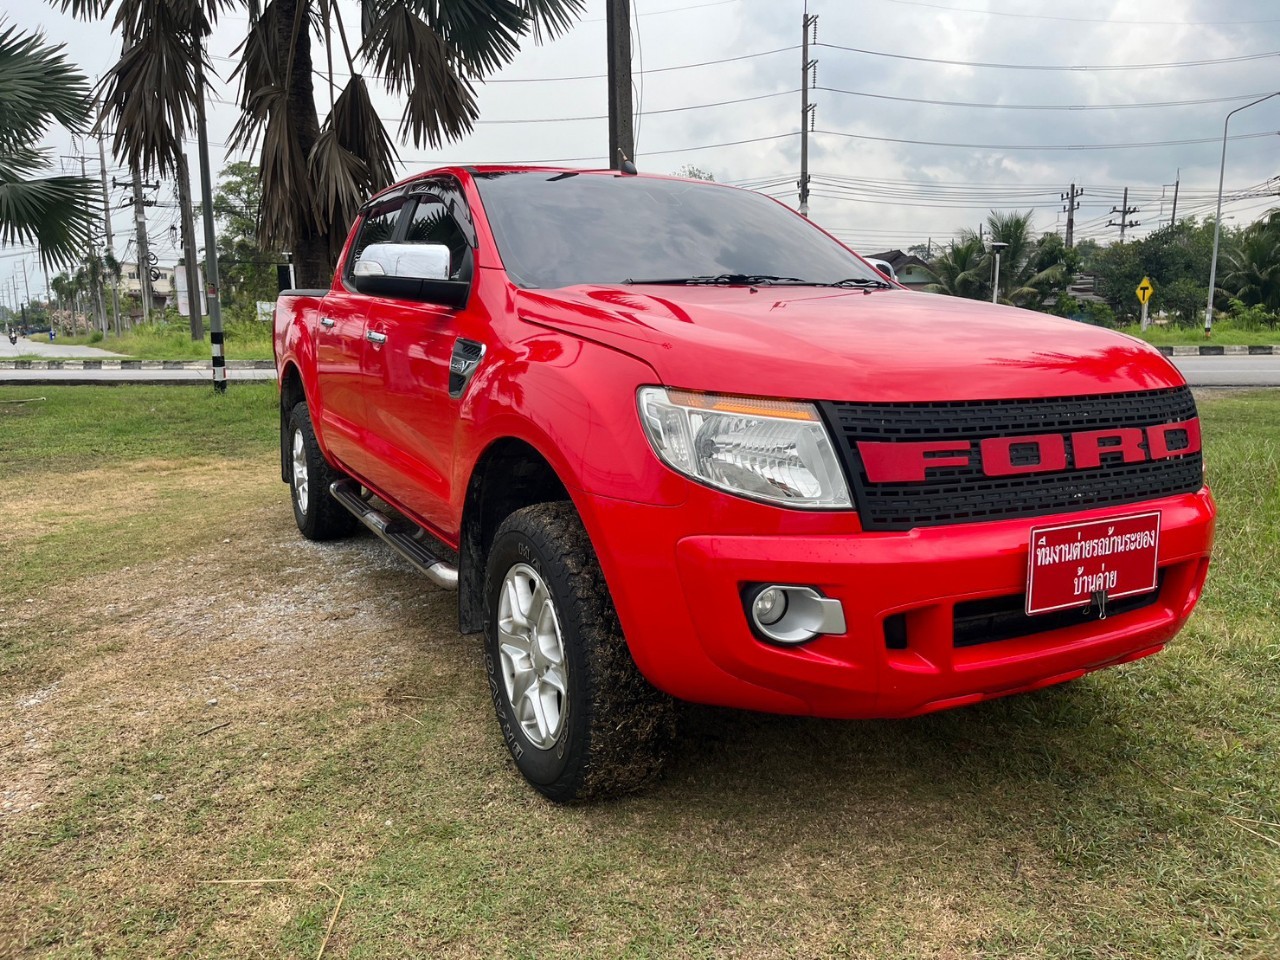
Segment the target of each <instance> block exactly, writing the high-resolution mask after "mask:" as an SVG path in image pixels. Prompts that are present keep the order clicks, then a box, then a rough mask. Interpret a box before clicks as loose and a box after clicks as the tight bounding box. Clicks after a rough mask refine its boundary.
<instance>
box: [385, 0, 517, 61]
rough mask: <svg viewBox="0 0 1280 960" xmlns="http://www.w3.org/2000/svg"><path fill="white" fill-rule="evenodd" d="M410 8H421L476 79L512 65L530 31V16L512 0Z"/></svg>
mask: <svg viewBox="0 0 1280 960" xmlns="http://www.w3.org/2000/svg"><path fill="white" fill-rule="evenodd" d="M409 6H412V7H416V8H417V10H418V12H419V14H420V16H421V17H422V19H424V20H425V21H426V23H427V25H428V26H429V27H430V28H431V30H432V32H434V33H435V34H437V35H438V36H439V37H440V39H442V40H443V41H444V45H445V47H446V48H448V49H449V50H450V51H451V52H452V53H453V54H455V55H456V57H457V59H458V62H459V63H460V64H461V65H462V67H463V68H464V69H465V70H466V71H467V73H468V74H469V75H470V76H472V77H476V78H479V77H483V76H484V75H485V74H487V73H492V72H493V71H494V70H497V69H498V68H499V67H501V66H502V65H503V64H505V63H508V62H509V61H510V60H511V59H512V58H513V57H514V56H515V55H516V54H517V53H518V52H519V51H520V37H521V36H522V35H523V34H524V33H525V32H526V31H527V30H528V29H529V26H528V18H527V16H526V14H525V13H524V11H523V10H521V9H520V7H519V6H517V5H516V4H515V3H512V2H511V0H452V2H450V3H439V2H430V0H427V2H423V0H418V2H417V3H413V4H409Z"/></svg>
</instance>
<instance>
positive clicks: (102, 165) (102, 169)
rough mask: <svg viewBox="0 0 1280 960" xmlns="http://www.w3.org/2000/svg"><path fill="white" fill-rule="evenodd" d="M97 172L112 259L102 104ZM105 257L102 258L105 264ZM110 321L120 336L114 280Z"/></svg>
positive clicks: (112, 249)
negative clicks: (100, 185)
mask: <svg viewBox="0 0 1280 960" xmlns="http://www.w3.org/2000/svg"><path fill="white" fill-rule="evenodd" d="M98 168H99V169H98V174H99V176H100V177H101V179H102V226H103V228H104V230H105V232H106V238H107V253H109V254H110V255H111V258H112V259H113V260H114V259H115V255H116V242H115V236H114V235H113V234H112V232H111V195H110V194H109V193H107V154H106V151H105V150H104V149H103V147H102V104H101V103H99V104H98ZM105 261H106V258H105V257H104V258H103V262H104V265H105ZM111 322H112V323H113V324H114V325H115V330H116V336H117V337H118V336H120V291H119V290H118V289H116V285H115V282H114V281H113V282H112V284H111Z"/></svg>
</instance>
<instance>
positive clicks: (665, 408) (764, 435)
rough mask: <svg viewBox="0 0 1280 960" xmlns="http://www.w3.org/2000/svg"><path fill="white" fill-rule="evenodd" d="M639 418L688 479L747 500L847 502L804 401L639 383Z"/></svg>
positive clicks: (842, 505)
mask: <svg viewBox="0 0 1280 960" xmlns="http://www.w3.org/2000/svg"><path fill="white" fill-rule="evenodd" d="M637 400H638V402H639V406H640V422H641V424H643V425H644V432H645V435H646V436H647V437H648V438H649V443H651V444H652V445H653V449H654V452H655V453H657V454H658V456H659V457H661V458H662V460H663V462H665V463H666V464H667V465H668V466H670V467H672V468H673V469H675V470H678V471H679V472H680V473H683V474H685V475H686V476H688V477H692V478H693V479H694V480H698V481H700V482H701V483H705V484H707V485H709V486H712V487H718V488H719V489H721V490H727V491H729V492H730V493H736V494H738V495H739V496H743V497H750V498H751V499H753V500H765V501H768V502H769V503H777V504H781V505H782V506H786V507H803V508H807V509H810V510H847V509H849V508H850V507H851V506H852V504H851V502H850V500H849V488H848V486H847V485H846V484H845V481H844V474H843V473H842V472H841V470H840V462H839V460H838V458H837V457H836V454H835V450H834V449H833V448H832V446H831V439H830V437H828V436H827V429H826V427H824V426H823V425H822V420H821V418H819V416H818V411H817V410H816V409H815V408H814V406H813V404H811V403H796V402H794V401H791V400H757V399H752V398H750V397H726V396H721V395H719V394H713V393H691V392H689V391H687V390H668V389H666V388H664V387H641V388H640V390H639V392H638V394H637Z"/></svg>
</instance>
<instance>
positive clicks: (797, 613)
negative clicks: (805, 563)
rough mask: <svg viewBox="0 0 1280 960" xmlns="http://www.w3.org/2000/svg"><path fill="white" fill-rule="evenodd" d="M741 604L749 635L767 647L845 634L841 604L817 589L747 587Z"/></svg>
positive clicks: (767, 586) (768, 585)
mask: <svg viewBox="0 0 1280 960" xmlns="http://www.w3.org/2000/svg"><path fill="white" fill-rule="evenodd" d="M742 600H743V606H744V609H745V612H746V614H747V618H748V619H749V620H750V622H751V629H752V632H754V633H755V634H756V636H758V637H759V638H760V639H762V640H766V641H768V642H769V643H782V644H788V645H794V644H798V643H808V642H809V641H810V640H813V639H815V638H817V637H819V636H822V635H823V634H840V633H844V632H845V631H846V630H847V627H846V625H845V620H844V608H843V607H842V606H841V605H840V601H839V600H833V599H831V598H830V597H824V596H823V595H822V592H821V591H820V590H818V589H817V588H816V587H802V586H792V585H788V584H776V583H775V584H763V583H760V584H748V585H747V587H746V589H744V590H743V593H742Z"/></svg>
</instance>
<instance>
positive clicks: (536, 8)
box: [517, 0, 586, 43]
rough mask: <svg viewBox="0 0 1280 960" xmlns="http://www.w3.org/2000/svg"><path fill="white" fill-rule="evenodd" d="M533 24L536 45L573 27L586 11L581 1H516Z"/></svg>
mask: <svg viewBox="0 0 1280 960" xmlns="http://www.w3.org/2000/svg"><path fill="white" fill-rule="evenodd" d="M517 2H518V3H519V4H520V8H521V9H522V10H523V11H524V13H525V16H527V17H528V18H529V19H530V21H531V22H532V23H533V39H534V41H535V42H537V43H543V42H545V41H547V40H554V39H555V38H556V37H559V36H561V35H563V34H565V33H568V32H569V28H570V27H572V26H573V25H574V23H575V22H576V21H577V19H578V17H580V16H582V11H583V10H585V9H586V4H585V3H584V2H583V0H517Z"/></svg>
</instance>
